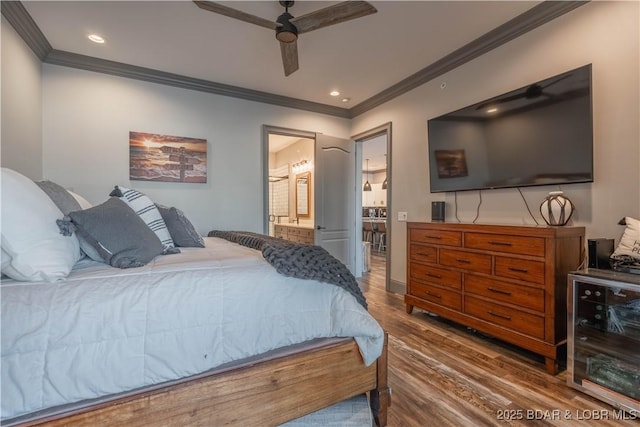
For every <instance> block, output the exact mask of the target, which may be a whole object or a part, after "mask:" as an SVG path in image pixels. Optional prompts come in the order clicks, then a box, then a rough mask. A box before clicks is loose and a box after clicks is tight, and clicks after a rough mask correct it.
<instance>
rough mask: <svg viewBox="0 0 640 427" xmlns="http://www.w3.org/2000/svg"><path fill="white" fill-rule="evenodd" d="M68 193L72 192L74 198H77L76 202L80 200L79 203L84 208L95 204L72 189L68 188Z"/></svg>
mask: <svg viewBox="0 0 640 427" xmlns="http://www.w3.org/2000/svg"><path fill="white" fill-rule="evenodd" d="M67 193H69V194H71V196H73V198H74V199H76V202H78V204H79V205H80V207H81V208H82V209H89V208H92V207H93V205H92V204H91V203H89V201H88V200H87V199H85V198H84V197H82V196H81V195H79V194H77V193H74V192H73V191H71V190H67Z"/></svg>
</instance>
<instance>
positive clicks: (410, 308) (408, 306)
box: [405, 304, 413, 314]
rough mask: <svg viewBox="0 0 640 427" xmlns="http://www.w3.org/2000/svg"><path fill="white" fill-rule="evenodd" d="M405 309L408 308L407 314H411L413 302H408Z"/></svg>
mask: <svg viewBox="0 0 640 427" xmlns="http://www.w3.org/2000/svg"><path fill="white" fill-rule="evenodd" d="M405 310H407V314H411V313H413V306H412V305H411V304H407V306H406V307H405Z"/></svg>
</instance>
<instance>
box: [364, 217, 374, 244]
mask: <svg viewBox="0 0 640 427" xmlns="http://www.w3.org/2000/svg"><path fill="white" fill-rule="evenodd" d="M362 240H364V241H365V242H371V244H374V240H373V225H372V223H371V221H366V220H365V221H363V222H362Z"/></svg>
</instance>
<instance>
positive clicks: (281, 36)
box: [276, 12, 298, 43]
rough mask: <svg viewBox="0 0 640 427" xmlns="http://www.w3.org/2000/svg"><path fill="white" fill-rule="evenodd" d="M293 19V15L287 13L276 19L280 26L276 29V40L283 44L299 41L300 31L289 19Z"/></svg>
mask: <svg viewBox="0 0 640 427" xmlns="http://www.w3.org/2000/svg"><path fill="white" fill-rule="evenodd" d="M292 18H293V16H291V14H289V13H287V12H285V13H283V14H282V15H280V16H278V19H276V22H277V23H278V24H280V25H279V26H278V28H277V29H276V39H278V41H281V42H282V43H293V42H294V41H296V40H298V29H297V28H296V26H295V25H293V24H292V23H291V22H289V19H292Z"/></svg>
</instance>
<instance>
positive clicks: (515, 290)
mask: <svg viewBox="0 0 640 427" xmlns="http://www.w3.org/2000/svg"><path fill="white" fill-rule="evenodd" d="M464 291H465V293H468V294H475V295H479V296H483V297H487V298H490V299H492V300H495V301H501V302H506V303H509V304H514V305H519V306H521V307H526V308H528V309H531V310H535V311H540V312H544V290H543V289H540V288H534V287H531V286H523V285H514V284H512V283H506V282H501V281H499V280H495V279H491V278H488V277H482V276H474V275H471V274H468V275H466V276H465V278H464Z"/></svg>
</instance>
